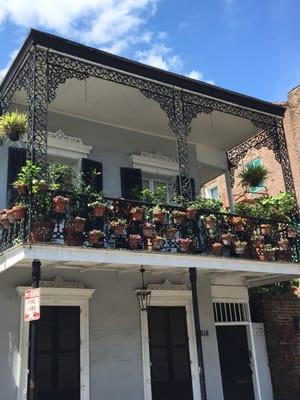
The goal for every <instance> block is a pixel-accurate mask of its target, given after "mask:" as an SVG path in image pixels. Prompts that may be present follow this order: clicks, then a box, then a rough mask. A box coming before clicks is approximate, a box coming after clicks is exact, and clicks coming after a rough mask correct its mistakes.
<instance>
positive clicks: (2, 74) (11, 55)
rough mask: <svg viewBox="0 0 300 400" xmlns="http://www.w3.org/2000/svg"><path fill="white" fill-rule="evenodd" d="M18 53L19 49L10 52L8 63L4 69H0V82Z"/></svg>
mask: <svg viewBox="0 0 300 400" xmlns="http://www.w3.org/2000/svg"><path fill="white" fill-rule="evenodd" d="M18 51H19V49H15V50H14V51H12V52H11V53H10V54H9V56H8V63H7V64H6V66H5V67H4V68H2V69H0V82H1V81H2V79H3V78H4V76H5V75H6V73H7V71H8V69H9V67H10V66H11V64H12V62H13V61H14V59H15V57H16V55H17V54H18Z"/></svg>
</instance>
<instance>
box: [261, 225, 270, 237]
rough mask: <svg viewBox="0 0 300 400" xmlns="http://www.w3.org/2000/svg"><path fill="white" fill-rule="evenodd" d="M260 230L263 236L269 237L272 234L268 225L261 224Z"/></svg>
mask: <svg viewBox="0 0 300 400" xmlns="http://www.w3.org/2000/svg"><path fill="white" fill-rule="evenodd" d="M260 230H261V233H262V234H263V235H264V236H270V235H271V232H272V226H271V225H270V224H261V225H260Z"/></svg>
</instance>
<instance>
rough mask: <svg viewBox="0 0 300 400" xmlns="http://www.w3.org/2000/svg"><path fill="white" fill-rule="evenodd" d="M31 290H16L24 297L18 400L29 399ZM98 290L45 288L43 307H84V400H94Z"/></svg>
mask: <svg viewBox="0 0 300 400" xmlns="http://www.w3.org/2000/svg"><path fill="white" fill-rule="evenodd" d="M26 289H28V287H24V286H18V287H17V288H16V290H17V292H18V294H19V295H20V296H21V312H20V315H21V319H20V342H19V354H20V364H19V370H18V375H19V380H18V397H17V398H18V400H26V398H27V395H26V394H27V373H28V370H27V362H28V345H29V323H28V322H25V321H24V315H23V314H24V292H25V290H26ZM94 291H95V290H94V289H77V288H76V289H75V288H70V289H69V288H50V287H42V288H41V305H47V306H79V307H80V385H81V392H80V393H81V396H80V400H89V399H90V382H89V299H90V298H91V297H92V295H93V293H94Z"/></svg>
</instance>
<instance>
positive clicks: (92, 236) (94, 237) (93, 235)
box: [89, 230, 102, 245]
mask: <svg viewBox="0 0 300 400" xmlns="http://www.w3.org/2000/svg"><path fill="white" fill-rule="evenodd" d="M101 237H102V232H101V231H97V230H93V231H90V232H89V241H90V242H91V243H92V244H93V245H97V244H99V241H100V238H101Z"/></svg>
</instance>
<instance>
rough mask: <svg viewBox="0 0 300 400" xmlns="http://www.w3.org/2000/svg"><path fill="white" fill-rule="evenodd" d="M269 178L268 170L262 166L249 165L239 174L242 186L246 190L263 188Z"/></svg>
mask: <svg viewBox="0 0 300 400" xmlns="http://www.w3.org/2000/svg"><path fill="white" fill-rule="evenodd" d="M267 177H268V170H267V169H266V168H265V167H263V166H262V165H248V166H247V167H246V168H245V169H244V171H243V172H241V173H240V174H239V178H240V179H241V185H242V186H243V187H244V188H249V187H257V186H261V185H262V182H264V180H265V179H266V178H267Z"/></svg>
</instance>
